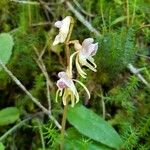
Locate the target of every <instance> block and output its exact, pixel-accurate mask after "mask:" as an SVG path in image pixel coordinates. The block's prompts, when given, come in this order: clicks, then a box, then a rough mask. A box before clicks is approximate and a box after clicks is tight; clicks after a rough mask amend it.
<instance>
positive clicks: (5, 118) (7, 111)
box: [0, 107, 20, 126]
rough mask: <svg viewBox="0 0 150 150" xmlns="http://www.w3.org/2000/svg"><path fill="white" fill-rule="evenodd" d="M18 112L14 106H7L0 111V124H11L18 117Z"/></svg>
mask: <svg viewBox="0 0 150 150" xmlns="http://www.w3.org/2000/svg"><path fill="white" fill-rule="evenodd" d="M19 116H20V113H19V110H18V109H17V108H16V107H7V108H4V109H2V110H1V111H0V118H1V119H0V126H5V125H8V124H12V123H14V122H16V121H17V120H18V119H19Z"/></svg>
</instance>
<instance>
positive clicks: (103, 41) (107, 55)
mask: <svg viewBox="0 0 150 150" xmlns="http://www.w3.org/2000/svg"><path fill="white" fill-rule="evenodd" d="M134 35H135V31H134V30H133V29H132V28H130V29H129V30H126V29H125V28H124V29H122V30H121V31H118V32H114V33H113V32H112V33H107V34H105V35H104V36H103V37H102V38H99V39H98V42H99V46H100V47H99V51H98V54H97V55H96V59H97V63H98V68H99V69H98V73H99V74H100V75H101V74H102V75H103V74H104V73H107V74H110V75H109V76H112V77H113V76H115V75H116V74H118V73H119V72H121V71H122V70H123V69H125V68H126V67H127V64H129V63H131V62H133V60H134V54H135V40H134ZM100 78H101V77H100Z"/></svg>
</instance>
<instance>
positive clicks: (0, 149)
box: [0, 142, 5, 150]
mask: <svg viewBox="0 0 150 150" xmlns="http://www.w3.org/2000/svg"><path fill="white" fill-rule="evenodd" d="M0 150H5V146H4V145H3V143H1V142H0Z"/></svg>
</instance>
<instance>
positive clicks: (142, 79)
mask: <svg viewBox="0 0 150 150" xmlns="http://www.w3.org/2000/svg"><path fill="white" fill-rule="evenodd" d="M128 68H129V70H130V71H131V72H132V73H133V74H135V75H136V76H137V77H138V78H139V79H140V80H141V81H142V82H143V83H144V84H145V85H147V86H148V87H149V88H150V84H149V83H148V82H147V81H146V80H145V79H144V77H143V76H142V75H141V74H140V71H141V70H143V69H137V68H135V67H134V66H133V65H132V64H129V65H128Z"/></svg>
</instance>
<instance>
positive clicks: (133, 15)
mask: <svg viewBox="0 0 150 150" xmlns="http://www.w3.org/2000/svg"><path fill="white" fill-rule="evenodd" d="M136 1H137V0H134V8H133V14H132V20H131V23H132V24H133V22H134V18H135V10H136Z"/></svg>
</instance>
